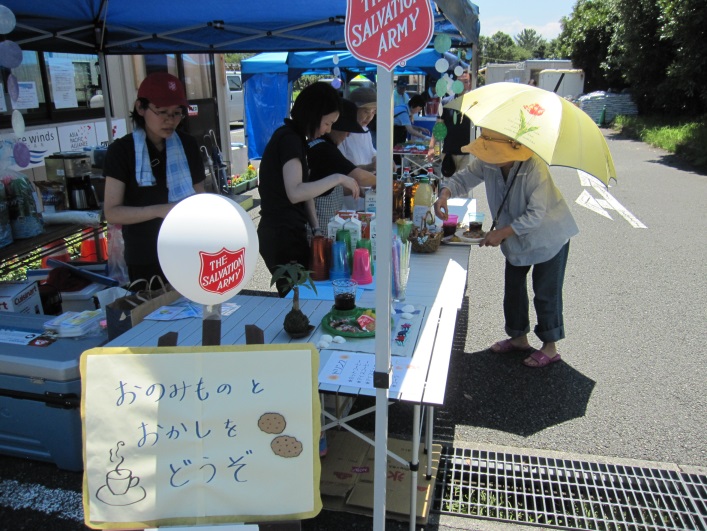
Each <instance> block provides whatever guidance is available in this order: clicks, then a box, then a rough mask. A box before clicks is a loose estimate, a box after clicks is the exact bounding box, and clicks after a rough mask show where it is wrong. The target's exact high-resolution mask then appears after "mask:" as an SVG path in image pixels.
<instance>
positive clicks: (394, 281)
mask: <svg viewBox="0 0 707 531" xmlns="http://www.w3.org/2000/svg"><path fill="white" fill-rule="evenodd" d="M409 275H410V268H409V267H408V268H405V269H401V270H399V271H393V272H392V278H391V282H390V287H391V291H392V296H393V300H394V301H395V302H402V301H404V300H405V292H406V290H407V286H408V276H409Z"/></svg>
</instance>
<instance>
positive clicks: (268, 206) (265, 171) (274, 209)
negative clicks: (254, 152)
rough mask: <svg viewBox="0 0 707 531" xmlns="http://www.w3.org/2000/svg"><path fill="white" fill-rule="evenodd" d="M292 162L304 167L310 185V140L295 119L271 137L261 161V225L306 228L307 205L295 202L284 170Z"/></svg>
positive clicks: (305, 176)
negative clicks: (308, 147) (308, 160)
mask: <svg viewBox="0 0 707 531" xmlns="http://www.w3.org/2000/svg"><path fill="white" fill-rule="evenodd" d="M292 159H299V161H300V163H301V164H302V181H303V182H309V167H308V166H307V141H306V139H305V137H304V136H302V135H300V134H299V133H298V132H297V131H296V130H295V128H294V125H293V123H292V121H291V120H289V119H287V120H285V125H283V126H280V127H279V128H278V129H277V130H276V131H275V132H274V133H273V134H272V136H271V137H270V140H269V141H268V143H267V145H266V146H265V150H264V151H263V157H262V159H261V160H260V169H259V172H260V181H259V183H258V191H259V192H260V201H261V203H260V216H261V218H260V223H261V224H262V223H264V224H265V225H267V226H270V227H276V226H282V225H284V226H289V225H291V224H293V223H294V224H298V225H301V226H302V227H304V226H305V225H306V223H307V213H306V210H305V208H304V203H295V204H293V203H291V202H290V199H289V198H288V197H287V192H286V191H285V180H284V176H283V173H282V167H283V166H284V165H285V163H287V162H289V161H290V160H292Z"/></svg>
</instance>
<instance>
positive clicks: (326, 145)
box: [307, 100, 376, 227]
mask: <svg viewBox="0 0 707 531" xmlns="http://www.w3.org/2000/svg"><path fill="white" fill-rule="evenodd" d="M357 112H358V108H357V107H356V104H355V103H354V102H352V101H349V100H341V114H340V115H339V119H338V120H337V121H336V122H334V125H332V127H331V132H330V133H328V134H326V135H323V136H321V137H319V138H316V139H314V140H312V141H310V142H309V145H308V146H307V162H308V164H309V171H310V173H309V179H310V181H318V180H319V179H324V178H326V177H328V176H330V175H334V174H343V175H348V176H349V177H353V178H354V179H355V180H356V182H357V183H358V185H359V186H360V187H366V186H375V185H376V176H375V175H374V174H372V173H371V172H369V171H366V170H364V169H362V168H359V167H357V166H356V165H355V164H354V163H353V162H351V161H350V160H349V159H347V158H346V157H345V156H344V154H343V153H341V151H339V148H338V146H339V144H341V143H342V142H343V141H344V140H345V139H346V137H347V136H349V134H352V133H353V134H363V133H365V131H364V129H363V127H361V125H360V124H359V123H358V121H357V117H356V115H357ZM343 204H344V188H343V186H336V187H334V188H332V189H331V190H328V191H326V192H325V193H323V194H321V195H320V196H318V197H315V198H314V206H315V207H316V209H317V219H318V221H319V226H320V227H326V226H327V225H328V224H329V220H331V218H332V217H333V216H334V215H335V214H336V213H337V212H338V211H339V210H341V209H342V208H343Z"/></svg>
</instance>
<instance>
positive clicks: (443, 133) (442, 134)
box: [432, 105, 447, 142]
mask: <svg viewBox="0 0 707 531" xmlns="http://www.w3.org/2000/svg"><path fill="white" fill-rule="evenodd" d="M439 108H440V109H441V108H442V106H441V105H440V106H439ZM432 136H433V137H435V139H437V140H439V141H440V142H441V141H442V140H444V139H445V138H447V126H446V125H444V123H443V122H437V123H436V124H434V126H433V127H432Z"/></svg>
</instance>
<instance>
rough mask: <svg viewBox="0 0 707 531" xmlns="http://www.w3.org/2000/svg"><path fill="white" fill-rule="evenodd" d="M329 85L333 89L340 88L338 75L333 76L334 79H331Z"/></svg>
mask: <svg viewBox="0 0 707 531" xmlns="http://www.w3.org/2000/svg"><path fill="white" fill-rule="evenodd" d="M331 86H332V87H334V88H335V89H340V88H341V80H340V79H339V78H338V77H335V78H334V79H332V80H331Z"/></svg>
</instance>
